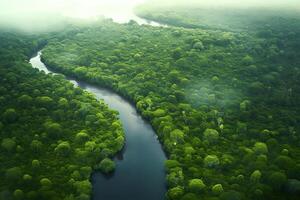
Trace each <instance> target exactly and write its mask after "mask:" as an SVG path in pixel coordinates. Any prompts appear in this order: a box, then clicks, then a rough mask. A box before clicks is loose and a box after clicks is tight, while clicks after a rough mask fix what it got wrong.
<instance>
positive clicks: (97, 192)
mask: <svg viewBox="0 0 300 200" xmlns="http://www.w3.org/2000/svg"><path fill="white" fill-rule="evenodd" d="M40 54H41V53H40V52H39V53H38V55H37V56H35V57H33V58H32V59H31V60H30V63H31V64H32V66H33V67H35V68H38V69H40V70H43V71H45V72H46V73H51V71H50V70H49V69H47V67H46V66H45V65H44V64H43V63H42V62H41V60H40ZM70 81H71V82H72V83H74V85H76V86H79V87H81V88H82V89H84V90H86V91H89V92H91V93H93V94H94V95H95V96H96V98H97V99H103V100H104V101H105V102H106V103H107V104H108V106H109V107H110V108H112V109H114V110H117V111H119V113H120V120H121V122H122V125H123V127H124V130H125V135H126V145H125V148H124V151H123V152H122V153H120V155H118V156H116V158H115V161H116V166H117V167H116V171H115V172H114V174H113V175H111V176H110V177H107V176H104V175H103V174H101V173H100V172H95V173H94V174H93V175H92V184H93V197H92V199H93V200H163V199H164V195H165V192H166V187H165V172H164V161H165V160H166V156H165V154H164V152H163V150H162V147H161V145H160V143H159V142H158V140H157V137H156V134H155V132H154V131H153V129H152V128H151V126H150V125H149V123H147V122H146V121H145V120H143V119H142V118H141V116H140V115H139V114H138V113H137V111H136V109H135V107H134V106H133V105H131V104H130V103H129V102H128V101H126V100H125V99H123V98H122V97H121V96H119V95H118V94H116V93H114V92H112V91H110V90H107V89H104V88H100V87H96V86H92V85H89V84H86V83H83V82H80V81H75V80H70Z"/></svg>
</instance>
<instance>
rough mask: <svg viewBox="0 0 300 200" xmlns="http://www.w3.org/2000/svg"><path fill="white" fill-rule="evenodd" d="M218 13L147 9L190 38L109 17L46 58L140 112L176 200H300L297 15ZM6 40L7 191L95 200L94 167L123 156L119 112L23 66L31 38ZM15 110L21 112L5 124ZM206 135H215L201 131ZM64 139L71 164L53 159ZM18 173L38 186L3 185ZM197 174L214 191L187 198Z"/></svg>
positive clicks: (59, 38) (53, 38) (58, 37)
mask: <svg viewBox="0 0 300 200" xmlns="http://www.w3.org/2000/svg"><path fill="white" fill-rule="evenodd" d="M153 5H155V4H153ZM159 5H161V4H159ZM211 12H212V10H208V9H205V8H202V7H197V6H194V7H189V6H188V5H187V6H185V7H184V8H180V7H176V6H175V7H172V8H161V9H152V10H151V12H147V9H145V10H144V13H143V12H139V14H140V15H142V16H144V17H146V18H148V19H154V20H158V21H160V22H163V23H169V24H171V25H175V26H180V27H182V26H183V27H187V28H189V29H184V28H179V27H173V26H169V27H168V28H163V27H151V26H138V25H136V23H134V22H130V23H128V24H116V23H113V22H111V21H109V20H103V21H102V22H97V24H92V25H86V26H84V27H81V26H78V27H77V26H74V27H70V28H68V29H66V30H64V31H61V32H60V33H51V34H49V35H50V36H49V37H48V39H47V42H48V43H47V46H46V48H45V49H44V50H43V60H44V61H45V63H46V64H47V65H48V66H49V67H52V68H53V69H55V70H57V71H60V72H62V73H64V74H65V75H67V76H70V77H76V78H78V79H81V80H84V81H86V82H89V83H93V84H96V85H100V86H104V87H108V88H110V89H112V90H114V91H116V92H118V93H120V94H121V95H123V96H125V97H126V98H128V99H129V100H130V101H132V103H133V104H135V105H137V108H138V111H139V112H140V113H141V114H142V115H143V117H145V118H146V119H147V120H149V121H150V122H151V124H152V125H153V128H154V129H155V130H156V132H157V134H158V137H159V140H160V141H161V143H162V144H163V146H164V150H165V151H166V153H167V155H168V157H169V159H170V160H169V161H167V162H166V173H167V175H166V176H167V177H166V179H167V185H168V187H169V192H168V193H167V196H168V198H174V199H176V198H179V199H181V200H188V199H193V200H196V199H202V198H203V199H217V198H218V199H221V200H224V199H225V200H226V199H228V200H235V199H292V200H294V199H297V197H298V196H297V195H296V194H299V187H297V186H298V185H297V184H298V181H299V180H300V177H299V172H298V171H299V145H298V144H299V139H300V138H299V134H298V133H299V130H300V126H299V123H298V122H299V120H300V117H299V113H300V110H299V108H300V104H299V102H300V96H299V94H300V87H299V85H300V82H299V80H300V75H299V66H300V61H299V57H300V53H299V44H300V42H299V38H300V37H299V33H300V30H299V27H300V26H299V18H297V17H295V18H294V17H293V19H292V17H289V15H286V14H285V13H281V14H282V15H281V17H280V18H278V13H277V11H276V12H273V11H268V12H262V11H261V10H259V12H258V10H255V9H253V10H252V9H247V10H242V11H240V10H239V11H238V10H233V9H230V8H228V9H227V8H226V9H225V10H224V9H217V8H216V9H215V10H214V12H212V13H211ZM228 13H230V15H229V14H228ZM257 13H263V14H264V16H263V17H262V18H259V17H261V16H260V15H257ZM274 13H275V14H276V15H275V16H276V17H273V16H274ZM207 15H208V16H210V17H207ZM220 20H221V21H220ZM266 24H267V26H266ZM70 32H72V33H75V34H70ZM4 36H5V37H2V39H1V37H0V39H1V41H0V44H2V45H3V48H1V50H0V56H1V59H0V70H1V71H0V76H1V79H0V83H1V84H0V85H1V87H0V94H1V95H0V105H1V107H0V108H1V110H0V111H1V112H0V113H1V115H0V117H1V123H0V131H1V136H2V137H1V149H2V150H3V157H4V159H2V160H4V161H5V164H4V165H5V170H2V171H1V173H2V174H4V175H5V178H4V179H5V181H6V182H10V183H12V184H11V185H10V184H5V183H3V184H2V182H1V184H2V185H1V187H4V189H3V190H7V191H10V193H11V194H12V193H13V191H15V190H16V189H18V188H19V189H20V190H22V191H23V192H24V194H26V197H27V196H30V197H31V198H33V197H34V196H35V197H36V199H37V198H38V195H39V192H38V190H39V189H40V188H38V187H37V185H38V186H39V184H38V183H37V182H38V181H39V180H40V178H43V177H48V178H49V179H50V180H51V181H52V182H53V184H52V189H53V190H54V191H55V192H56V193H57V194H58V195H61V196H66V195H69V194H72V196H73V198H76V199H88V198H89V197H90V193H89V192H90V189H91V187H90V183H89V182H88V181H87V177H88V174H89V173H90V169H89V168H88V166H94V165H95V164H96V163H97V161H99V160H102V159H103V158H106V157H111V156H113V155H114V154H115V153H116V152H117V151H119V150H120V149H121V148H122V147H123V143H124V136H123V135H122V134H119V133H121V127H122V126H121V125H120V123H119V122H118V120H117V119H116V116H115V113H114V112H112V111H110V110H109V109H108V108H107V107H106V106H105V105H103V104H102V103H99V102H96V101H94V99H93V98H91V97H89V96H87V95H86V94H85V93H83V92H82V91H81V90H80V89H79V88H77V89H75V88H73V86H71V85H70V84H68V83H67V82H65V81H64V80H62V78H60V77H57V76H45V75H43V74H42V73H37V72H36V70H33V69H29V68H30V67H27V65H26V64H25V63H24V60H26V59H28V55H30V54H31V53H32V52H31V51H30V49H28V48H25V47H24V46H32V44H30V43H31V42H30V40H26V39H24V38H26V37H25V36H24V37H23V38H22V39H16V38H15V37H16V36H15V35H11V34H5V35H4ZM10 46H12V48H13V49H14V50H13V51H11V49H12V48H11V47H10ZM15 47H17V48H15ZM25 54H26V55H25ZM16 55H17V56H16ZM1 66H3V67H1ZM27 68H28V69H27ZM12 88H13V90H12ZM24 95H27V96H24ZM21 105H22V106H21ZM8 109H14V111H15V113H14V112H11V111H10V112H8V113H7V115H5V114H4V113H5V111H7V110H8ZM11 114H12V115H11ZM14 114H16V115H14ZM10 115H11V116H10ZM99 124H100V126H99ZM208 129H210V130H214V131H212V132H211V133H207V134H204V133H205V132H206V130H208ZM12 130H13V131H12ZM24 130H26V131H24ZM79 133H85V134H79ZM217 133H218V134H217ZM8 134H9V135H8ZM77 134H79V135H78V137H77V136H76V135H77ZM25 135H26V137H25ZM205 135H206V136H205ZM5 138H9V139H12V140H14V141H15V147H13V148H12V150H11V152H13V153H14V152H17V153H16V155H13V156H12V154H11V153H10V150H7V149H6V148H5V147H3V146H2V142H3V139H5ZM65 141H68V143H69V144H70V149H69V148H66V149H69V150H67V151H66V152H68V153H67V154H66V155H69V156H61V155H63V154H59V153H58V151H56V152H57V153H54V151H55V149H56V148H57V147H58V145H59V144H61V143H63V142H65ZM29 145H30V146H29ZM63 146H64V145H63ZM66 146H68V145H66ZM8 149H10V147H8ZM62 149H64V148H62ZM283 149H286V150H288V151H286V150H285V151H283ZM29 150H30V152H29ZM62 152H64V151H62ZM7 156H12V158H11V160H18V165H14V163H13V162H11V163H10V162H8V159H6V158H7ZM1 158H2V157H1ZM34 159H36V160H38V161H39V162H40V164H41V167H39V169H38V170H36V171H35V172H36V173H37V174H35V173H32V170H33V169H32V166H30V161H31V160H34ZM45 166H47V167H48V168H47V170H45V168H44V167H45ZM58 166H59V167H58ZM62 166H63V167H62ZM71 166H72V167H71ZM13 167H18V168H19V169H20V171H19V172H21V173H20V176H16V177H21V179H20V178H16V179H18V180H20V181H24V177H25V175H23V172H24V173H28V174H27V175H28V176H27V175H26V180H27V179H28V181H26V182H32V184H30V185H29V184H22V187H21V185H16V184H17V181H7V179H6V175H8V174H9V173H8V174H7V173H6V170H7V169H11V168H13ZM86 167H87V168H86ZM54 169H55V170H54ZM12 171H14V170H12ZM16 171H18V170H16ZM274 173H275V174H274ZM17 174H18V173H17ZM29 174H30V175H29ZM22 176H23V179H22ZM30 176H32V177H31V179H30V178H29V177H30ZM7 177H10V176H7ZM11 177H14V176H11ZM37 177H39V178H37ZM57 177H59V178H57ZM70 177H71V178H72V179H73V180H72V179H71V180H70ZM199 177H202V178H203V179H202V180H203V181H204V182H205V184H206V185H207V188H210V189H204V190H201V191H200V193H198V191H199V190H197V191H195V192H191V191H190V188H189V180H193V179H199ZM13 179H14V178H13ZM216 183H219V184H221V185H222V188H223V187H224V191H223V192H221V193H219V192H220V190H221V189H220V188H221V187H220V186H219V184H216ZM273 183H274V184H273ZM4 184H5V185H4ZM3 185H4V186H3ZM23 185H24V186H23ZM61 185H63V186H64V187H60V186H61ZM80 185H81V186H80ZM214 186H216V187H215V190H217V191H218V192H214V191H213V188H214ZM80 188H82V189H80ZM171 190H172V192H171ZM297 192H298V193H297ZM217 193H218V194H217ZM65 194H66V195H65ZM170 194H173V195H170ZM217 195H218V196H217ZM61 196H60V197H61ZM33 199H34V198H33ZM58 199H59V198H58Z"/></svg>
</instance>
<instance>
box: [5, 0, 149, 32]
mask: <svg viewBox="0 0 300 200" xmlns="http://www.w3.org/2000/svg"><path fill="white" fill-rule="evenodd" d="M144 1H145V0H0V26H1V27H5V28H17V29H21V30H25V31H44V30H51V29H53V28H58V27H60V26H62V25H63V22H64V21H65V20H66V19H81V20H95V19H97V18H98V17H100V16H105V17H108V18H113V19H114V20H115V21H117V22H121V23H123V22H127V21H129V20H130V19H135V18H136V17H135V16H134V14H133V8H134V7H135V6H137V5H139V4H140V3H143V2H144ZM136 20H139V19H138V18H137V19H136Z"/></svg>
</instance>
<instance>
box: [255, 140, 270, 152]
mask: <svg viewBox="0 0 300 200" xmlns="http://www.w3.org/2000/svg"><path fill="white" fill-rule="evenodd" d="M253 151H254V152H255V153H257V154H267V153H268V146H267V145H266V144H265V143H263V142H256V143H255V144H254V147H253Z"/></svg>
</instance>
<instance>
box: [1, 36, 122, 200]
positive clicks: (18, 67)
mask: <svg viewBox="0 0 300 200" xmlns="http://www.w3.org/2000/svg"><path fill="white" fill-rule="evenodd" d="M34 38H35V37H33V36H32V37H29V36H26V35H17V34H12V33H2V32H1V33H0V144H1V145H0V152H1V153H0V166H1V167H0V177H1V181H0V199H3V200H11V199H16V200H23V199H30V200H31V199H32V200H33V199H36V200H38V199H89V198H90V195H91V183H90V181H89V179H90V174H91V172H92V167H93V166H94V165H96V164H97V163H98V162H99V161H100V160H102V159H107V157H111V156H113V155H114V154H115V153H116V152H117V151H119V150H120V148H121V147H122V146H123V143H124V140H120V139H118V138H119V137H122V138H123V137H124V134H123V131H122V127H121V126H120V125H119V126H113V124H115V123H118V124H120V123H119V120H118V118H117V116H116V112H115V111H112V110H110V109H109V108H108V107H107V105H106V104H105V103H104V102H103V101H97V100H96V99H95V97H94V96H92V95H91V94H89V93H87V92H84V91H83V90H81V89H80V88H75V87H74V86H73V85H72V84H71V83H69V81H67V80H65V78H64V77H63V76H54V75H45V74H44V73H42V72H38V70H37V69H33V68H32V67H31V66H30V64H29V63H28V61H27V60H28V58H29V56H30V55H31V53H32V52H33V51H36V49H37V48H38V44H39V43H41V41H40V42H39V41H37V42H36V40H34Z"/></svg>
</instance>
